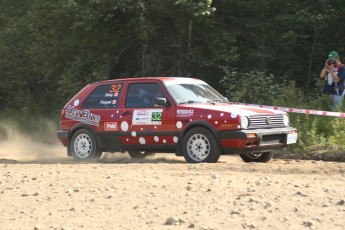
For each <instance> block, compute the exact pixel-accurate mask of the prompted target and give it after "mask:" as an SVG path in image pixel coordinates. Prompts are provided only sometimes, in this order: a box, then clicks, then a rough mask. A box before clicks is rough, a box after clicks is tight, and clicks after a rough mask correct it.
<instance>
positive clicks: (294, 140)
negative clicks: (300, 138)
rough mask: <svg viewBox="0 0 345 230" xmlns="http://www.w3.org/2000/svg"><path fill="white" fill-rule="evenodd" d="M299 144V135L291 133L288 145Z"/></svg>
mask: <svg viewBox="0 0 345 230" xmlns="http://www.w3.org/2000/svg"><path fill="white" fill-rule="evenodd" d="M296 142H297V133H289V134H288V135H287V140H286V144H294V143H296Z"/></svg>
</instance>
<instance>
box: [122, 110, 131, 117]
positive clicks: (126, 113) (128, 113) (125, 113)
mask: <svg viewBox="0 0 345 230" xmlns="http://www.w3.org/2000/svg"><path fill="white" fill-rule="evenodd" d="M130 114H131V112H129V111H123V112H122V113H121V115H123V116H126V115H130Z"/></svg>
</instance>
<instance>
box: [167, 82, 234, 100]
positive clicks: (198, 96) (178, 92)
mask: <svg viewBox="0 0 345 230" xmlns="http://www.w3.org/2000/svg"><path fill="white" fill-rule="evenodd" d="M167 88H168V90H169V92H170V94H171V95H172V96H173V97H174V99H175V101H176V102H177V103H178V104H185V103H207V102H208V103H212V102H218V103H226V102H228V101H227V99H226V98H224V97H223V96H222V95H221V94H220V93H218V92H217V91H216V90H214V89H213V88H212V87H211V86H209V85H207V84H196V83H180V84H171V85H167Z"/></svg>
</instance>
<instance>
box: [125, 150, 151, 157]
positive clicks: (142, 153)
mask: <svg viewBox="0 0 345 230" xmlns="http://www.w3.org/2000/svg"><path fill="white" fill-rule="evenodd" d="M128 154H129V156H130V157H131V158H133V159H138V158H145V157H149V156H151V157H153V156H155V155H156V154H155V153H150V152H146V151H139V150H128Z"/></svg>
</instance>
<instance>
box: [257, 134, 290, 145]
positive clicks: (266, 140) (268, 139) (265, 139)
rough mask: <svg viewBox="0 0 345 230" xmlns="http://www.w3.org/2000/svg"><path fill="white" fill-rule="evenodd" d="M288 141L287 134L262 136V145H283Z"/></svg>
mask: <svg viewBox="0 0 345 230" xmlns="http://www.w3.org/2000/svg"><path fill="white" fill-rule="evenodd" d="M285 140H286V134H274V135H264V136H262V139H261V142H260V145H274V144H283V143H284V142H285Z"/></svg>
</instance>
